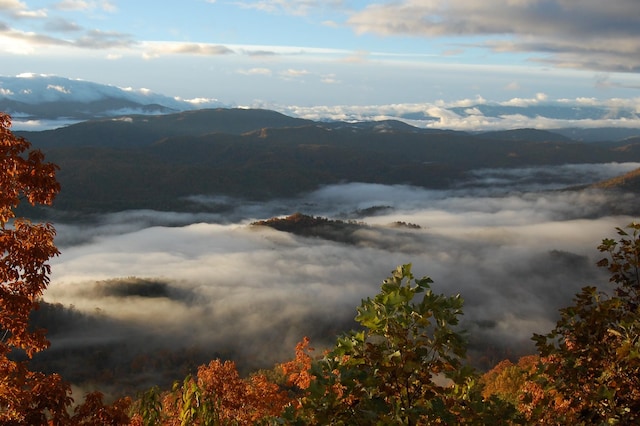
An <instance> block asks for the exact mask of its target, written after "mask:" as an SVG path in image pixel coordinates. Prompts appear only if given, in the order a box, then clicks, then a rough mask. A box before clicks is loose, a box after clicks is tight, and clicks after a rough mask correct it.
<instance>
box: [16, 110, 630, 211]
mask: <svg viewBox="0 0 640 426" xmlns="http://www.w3.org/2000/svg"><path fill="white" fill-rule="evenodd" d="M16 133H18V134H20V135H22V136H25V137H26V138H27V139H28V140H30V141H31V142H32V143H33V144H34V146H35V147H37V148H41V149H43V150H44V151H45V153H46V156H47V159H48V160H50V161H53V162H54V163H56V164H58V165H59V166H60V168H61V170H60V172H59V179H60V181H61V184H62V188H63V191H62V193H61V194H60V196H59V198H58V200H57V203H56V206H58V207H59V208H61V209H64V210H78V209H79V210H82V211H95V212H101V211H114V210H123V209H140V208H151V209H161V210H189V211H193V210H199V209H200V210H208V211H210V210H211V209H214V210H215V209H220V208H224V207H223V206H220V205H203V204H199V203H198V202H193V200H192V199H190V197H191V196H193V195H201V194H203V195H207V196H229V197H237V198H245V199H253V200H267V199H273V198H278V197H294V196H296V195H299V194H301V193H304V192H308V191H313V190H315V189H318V188H319V187H321V186H323V185H329V184H338V183H341V182H368V183H379V184H409V185H415V186H420V187H425V188H437V189H448V188H452V187H455V186H456V185H457V184H458V183H460V182H462V181H464V180H465V179H468V177H469V176H468V173H469V172H470V171H471V170H476V169H482V168H517V167H530V166H545V165H562V164H576V163H606V162H634V161H635V162H640V138H639V139H629V140H625V141H620V142H600V143H597V142H593V143H584V142H579V141H575V140H572V139H569V138H567V137H566V136H563V135H559V134H557V133H553V132H548V131H541V130H534V129H518V130H511V131H503V132H491V133H485V134H470V133H465V132H454V131H439V130H432V129H421V128H416V127H412V126H409V125H407V124H406V123H402V122H399V121H393V120H387V121H381V122H361V123H346V122H315V121H310V120H304V119H299V118H294V117H288V116H286V115H283V114H280V113H278V112H275V111H270V110H257V109H228V108H218V109H203V110H196V111H186V112H181V113H175V114H168V115H162V116H147V115H127V116H120V117H117V118H108V119H101V120H91V121H87V122H83V123H79V124H75V125H71V126H67V127H63V128H59V129H55V130H48V131H41V132H16ZM190 200H191V201H190Z"/></svg>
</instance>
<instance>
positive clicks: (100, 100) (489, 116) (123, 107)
mask: <svg viewBox="0 0 640 426" xmlns="http://www.w3.org/2000/svg"><path fill="white" fill-rule="evenodd" d="M222 107H226V108H228V107H230V105H225V104H222V103H221V102H218V101H217V100H215V99H213V100H207V99H197V100H192V101H187V100H184V99H177V98H172V97H169V96H164V95H161V94H157V93H152V92H150V91H148V90H144V89H138V90H134V89H130V88H120V87H116V86H110V85H104V84H98V83H94V82H89V81H83V80H74V79H69V78H64V77H59V76H51V75H38V74H23V75H20V76H13V77H8V76H0V111H4V112H8V113H9V114H11V115H12V116H13V119H14V128H15V129H19V130H45V129H51V128H56V127H61V126H63V125H68V124H73V123H78V122H81V121H86V120H93V119H100V118H112V117H118V116H123V115H127V114H144V115H161V114H169V113H176V112H184V111H190V110H195V109H202V108H222ZM431 107H433V105H429V104H425V105H423V106H420V105H417V106H416V105H414V106H403V105H399V106H397V107H394V106H381V107H357V106H354V107H340V108H338V110H339V111H338V113H337V115H339V116H341V118H340V120H345V119H344V117H350V118H349V119H348V120H346V121H349V122H350V123H351V124H352V125H355V126H357V125H358V124H357V122H367V121H374V120H376V121H377V120H379V119H380V118H379V117H385V118H387V119H390V120H393V124H391V122H388V123H387V124H386V125H389V126H394V127H395V128H396V130H397V129H398V128H400V127H401V126H403V125H404V126H405V130H407V129H408V128H409V126H410V125H411V126H412V127H413V126H415V127H413V128H416V127H419V128H434V126H437V125H438V124H439V123H441V117H437V116H431V115H430V114H436V115H437V113H435V112H433V111H432V108H431ZM341 108H346V109H345V110H342V109H341ZM272 109H274V110H277V111H279V112H282V113H285V114H287V115H289V116H293V117H299V118H305V117H313V119H314V120H317V121H323V122H331V121H335V118H334V115H332V113H331V111H332V110H334V109H336V108H331V109H323V108H321V107H318V109H313V108H311V109H310V110H309V111H306V112H305V110H304V109H300V108H294V107H282V106H281V107H273V108H272ZM435 109H436V110H440V111H444V112H441V114H444V116H445V117H449V118H451V117H455V120H457V122H458V123H460V122H465V123H466V122H468V123H474V122H480V123H482V122H491V123H492V124H491V126H492V127H491V128H494V129H495V128H500V129H505V128H507V129H511V128H513V127H514V126H513V123H514V122H515V123H520V122H521V121H522V120H520V117H525V118H527V119H528V121H527V120H525V122H527V123H530V124H529V126H530V127H539V126H537V125H534V124H536V123H537V122H538V120H542V121H544V122H546V123H547V127H548V123H567V124H568V125H569V127H568V128H557V129H554V130H553V132H554V133H557V134H559V135H563V136H566V137H568V138H570V139H573V140H578V141H585V142H593V141H617V140H621V139H625V138H629V137H634V136H640V124H639V125H638V126H637V127H639V128H629V125H630V123H640V113H639V112H638V111H637V110H636V109H635V108H634V107H628V106H624V105H615V106H610V105H605V104H602V105H576V104H572V103H570V102H565V101H563V102H560V101H556V102H547V103H544V102H542V103H533V104H526V103H524V104H522V105H512V104H510V103H508V102H507V103H484V104H483V103H476V104H471V105H469V106H465V107H459V106H451V107H447V106H441V105H438V106H437V108H435ZM514 120H515V121H514ZM447 121H450V120H449V119H446V120H445V122H447ZM502 122H504V123H505V124H504V126H503V127H500V123H502ZM581 122H585V123H590V124H589V128H583V127H585V126H582V127H581V126H580V123H581ZM594 122H601V123H602V124H603V125H605V126H607V127H606V128H593V123H594ZM615 123H617V125H616V124H615ZM382 125H384V124H382ZM471 126H472V125H469V129H468V130H469V131H477V129H473V128H472V127H471ZM496 126H497V127H496ZM518 126H519V127H523V126H522V124H518ZM452 128H456V127H455V126H454V127H452ZM457 128H460V127H457ZM464 128H465V129H467V127H464Z"/></svg>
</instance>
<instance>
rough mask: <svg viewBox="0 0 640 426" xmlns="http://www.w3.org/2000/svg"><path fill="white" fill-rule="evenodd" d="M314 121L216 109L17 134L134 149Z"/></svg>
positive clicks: (53, 144)
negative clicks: (164, 141) (184, 138)
mask: <svg viewBox="0 0 640 426" xmlns="http://www.w3.org/2000/svg"><path fill="white" fill-rule="evenodd" d="M311 123H313V122H312V121H310V120H304V119H300V118H293V117H289V116H286V115H283V114H280V113H278V112H275V111H270V110H261V109H240V108H234V109H230V108H216V109H200V110H195V111H185V112H181V113H175V114H167V115H154V116H147V115H139V114H134V115H126V116H120V117H112V118H105V119H100V120H89V121H85V122H82V123H78V124H75V125H72V126H66V127H61V128H58V129H54V130H45V131H39V132H29V131H18V132H16V133H17V134H20V135H22V136H24V137H26V138H27V139H28V140H29V141H31V142H32V143H33V144H34V145H37V146H38V147H40V148H62V147H71V146H75V147H79V146H93V147H99V146H101V147H109V148H116V147H117V148H134V147H141V146H146V145H150V144H152V143H154V142H157V141H158V140H161V139H165V138H169V137H175V136H201V135H206V134H209V133H224V134H229V135H240V134H242V133H246V132H251V131H253V130H259V129H262V128H266V127H276V128H280V127H299V126H305V125H309V124H311Z"/></svg>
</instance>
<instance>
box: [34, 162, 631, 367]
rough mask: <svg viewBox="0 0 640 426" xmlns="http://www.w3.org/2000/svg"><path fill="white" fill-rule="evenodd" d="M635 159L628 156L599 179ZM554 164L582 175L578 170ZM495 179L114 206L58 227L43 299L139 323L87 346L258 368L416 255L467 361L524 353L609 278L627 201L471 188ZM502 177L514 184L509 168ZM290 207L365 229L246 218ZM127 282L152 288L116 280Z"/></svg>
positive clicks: (317, 334) (348, 315)
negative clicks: (193, 210)
mask: <svg viewBox="0 0 640 426" xmlns="http://www.w3.org/2000/svg"><path fill="white" fill-rule="evenodd" d="M631 167H638V165H637V164H630V165H603V166H602V167H600V168H597V167H596V168H595V170H594V172H595V173H596V175H597V176H609V175H614V174H618V173H620V172H623V171H625V170H627V169H629V168H631ZM576 171H578V172H579V173H577V174H576V173H575V172H576ZM532 172H535V171H532V170H523V171H522V172H521V173H522V175H525V174H529V175H530V174H531V173H532ZM558 172H559V174H572V175H574V176H576V175H577V176H578V177H577V179H578V180H582V181H584V179H585V175H584V174H581V172H580V170H577V169H566V168H565V169H561V170H558ZM492 173H495V172H492V171H484V172H479V173H478V174H477V176H476V181H475V182H476V183H475V187H474V189H473V190H471V189H470V188H469V187H467V188H461V189H459V190H457V191H455V192H451V193H444V192H437V191H426V190H422V189H417V188H412V187H403V186H394V187H387V186H382V185H365V184H349V185H339V186H332V187H326V188H324V189H322V190H320V191H317V192H315V193H312V194H309V195H308V196H307V197H305V198H304V199H299V200H276V201H274V202H272V203H269V204H265V205H240V204H239V203H238V201H237V200H226V201H228V202H230V203H236V209H235V211H230V212H229V213H228V215H227V216H226V217H223V216H211V215H209V216H206V215H200V216H198V215H192V214H177V213H159V212H123V213H120V214H116V215H110V216H106V217H102V218H100V221H99V222H96V223H93V224H91V225H88V226H86V227H82V226H79V225H78V224H58V225H57V229H58V233H59V240H58V245H59V246H60V247H61V250H62V255H61V256H60V257H59V258H58V259H56V260H55V261H54V264H53V275H52V278H53V280H52V284H51V286H50V288H49V290H48V291H47V293H46V296H45V300H47V301H50V302H57V303H62V304H64V305H67V306H68V305H74V306H75V308H76V309H78V310H80V311H82V312H87V313H92V312H95V311H96V309H99V310H100V313H101V315H103V316H105V317H106V318H111V319H113V320H116V321H117V322H118V323H119V324H129V326H130V330H131V329H134V330H138V331H136V332H135V333H134V334H133V337H131V336H129V337H127V336H126V335H124V336H123V334H126V333H124V332H123V331H122V330H121V329H119V328H118V327H113V328H108V329H104V330H95V331H94V332H93V339H98V338H101V339H104V340H105V341H117V340H122V339H124V340H127V339H128V343H127V345H129V347H135V346H136V343H135V342H136V341H144V342H147V343H146V344H147V345H149V347H155V346H158V345H160V346H161V343H159V342H162V341H165V342H166V343H165V344H170V345H171V346H172V349H174V350H175V349H177V348H178V347H189V346H192V345H196V346H198V347H205V348H209V350H210V352H211V353H227V354H235V356H236V357H238V362H239V363H240V364H241V366H243V367H248V366H249V367H253V368H255V367H265V366H266V367H268V366H269V365H271V364H272V363H273V362H276V361H279V360H283V359H285V358H287V357H289V356H291V350H292V348H293V347H294V345H295V343H296V342H297V341H299V340H300V339H301V337H302V336H304V335H309V336H312V338H313V340H314V342H315V345H316V346H317V347H322V346H323V345H328V344H331V343H332V341H333V339H334V337H335V335H336V334H338V333H340V332H341V331H344V330H345V329H348V328H351V327H353V325H354V323H353V317H354V314H355V307H356V306H357V305H359V303H360V300H361V299H362V298H366V297H369V296H373V295H375V294H376V293H377V292H378V290H379V285H380V283H381V282H382V280H383V279H384V278H385V277H387V276H388V275H389V273H390V272H391V271H392V270H393V269H394V268H395V267H396V266H397V265H400V264H403V263H412V264H413V265H414V268H413V269H414V273H415V274H416V275H417V276H423V275H429V276H431V277H432V278H433V279H434V281H435V284H434V288H435V289H436V291H439V292H443V293H446V294H455V293H460V294H462V296H463V298H464V299H465V316H464V318H465V319H464V322H463V326H464V328H466V329H467V330H468V331H469V336H470V341H471V348H472V354H473V355H474V356H475V357H476V360H478V359H479V358H480V356H481V354H483V355H486V354H487V352H491V351H495V353H496V354H498V355H496V356H502V357H504V356H506V354H507V353H511V354H524V353H528V352H531V351H532V350H533V346H532V343H531V341H530V337H531V335H532V333H534V332H545V331H548V330H549V329H550V328H551V327H552V325H553V323H554V321H555V318H556V317H557V309H558V308H560V307H562V306H566V305H568V304H569V303H570V301H571V298H572V296H573V294H575V293H576V292H577V291H578V290H579V289H580V288H581V287H582V286H585V285H590V284H598V285H603V286H605V287H606V284H605V283H606V281H607V280H606V277H605V276H604V275H603V274H602V273H601V272H599V271H598V270H597V269H596V267H595V262H596V261H597V260H598V259H599V253H597V251H596V249H595V248H596V246H597V245H598V244H599V242H600V241H601V239H602V238H605V237H610V236H612V234H614V232H615V230H614V228H615V227H616V226H624V225H626V224H627V223H630V222H631V221H632V220H633V218H632V217H629V216H609V215H608V213H607V212H608V211H610V206H612V205H616V204H618V205H621V204H623V203H630V202H632V201H631V200H630V199H625V198H617V197H612V196H611V195H607V194H604V193H600V192H589V191H587V192H537V193H519V192H513V191H511V190H509V188H511V189H513V186H508V185H507V186H503V187H502V189H501V191H502V192H496V191H494V190H489V189H488V188H487V187H485V189H484V191H480V192H478V190H479V188H482V187H483V185H482V184H481V183H482V182H484V183H489V182H495V176H493V175H492ZM594 177H595V176H587V177H586V178H587V179H589V178H591V179H593V178H594ZM501 178H502V179H505V180H506V179H511V180H512V181H515V182H517V176H516V173H514V174H513V175H512V176H502V177H501ZM472 186H473V185H472ZM505 188H507V190H505ZM474 194H475V195H474ZM479 194H484V195H479ZM223 201H225V200H216V202H218V203H219V202H223ZM203 202H206V200H204V199H203ZM372 207H378V208H373V209H372ZM294 211H301V212H303V213H307V214H313V215H326V216H330V217H334V218H335V217H337V218H343V219H353V220H357V221H361V222H364V223H365V224H366V226H363V227H362V228H361V229H360V230H358V231H356V232H355V233H354V234H353V235H352V236H351V237H350V240H352V241H355V243H354V244H353V245H347V244H340V243H337V242H332V241H326V240H322V239H318V238H304V237H299V236H295V235H291V234H287V233H282V232H279V231H275V230H273V229H270V228H263V227H253V226H250V225H249V223H250V222H251V221H252V220H255V219H264V218H268V217H270V216H272V215H273V214H290V213H293V212H294ZM398 222H405V223H410V224H415V225H419V226H420V228H419V229H417V228H414V227H412V228H408V227H398V226H396V225H395V224H396V223H398ZM131 277H138V278H139V279H141V280H143V281H145V282H147V283H151V284H147V285H146V286H143V287H142V288H139V287H135V286H132V285H130V284H126V282H127V280H129V281H130V280H132V278H131ZM114 280H115V281H114ZM118 280H121V281H118ZM122 280H124V284H123V281H122ZM134 281H135V280H134ZM127 333H129V332H127ZM141 336H146V337H141ZM167 336H170V338H167ZM56 339H58V340H56ZM56 339H54V340H53V348H54V349H55V348H58V349H60V348H61V347H64V345H69V344H73V342H74V341H75V342H76V343H75V344H76V345H77V344H80V345H82V339H83V337H82V336H75V337H74V336H73V335H59V336H57V337H56ZM149 339H151V341H153V342H155V343H153V345H152V344H149V343H148V342H149V341H150V340H149ZM167 342H168V343H167ZM154 345H155V346H154Z"/></svg>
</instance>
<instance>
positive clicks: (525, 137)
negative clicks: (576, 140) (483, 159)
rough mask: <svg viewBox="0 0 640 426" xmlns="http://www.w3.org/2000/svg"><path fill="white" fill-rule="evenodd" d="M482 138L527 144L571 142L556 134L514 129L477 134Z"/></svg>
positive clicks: (565, 137) (567, 138)
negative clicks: (525, 142)
mask: <svg viewBox="0 0 640 426" xmlns="http://www.w3.org/2000/svg"><path fill="white" fill-rule="evenodd" d="M479 136H480V137H482V138H488V139H500V140H512V141H517V140H522V141H529V142H571V141H572V139H571V138H569V137H567V136H563V135H560V134H558V133H554V132H549V131H546V130H538V129H514V130H502V131H495V132H483V133H480V134H479Z"/></svg>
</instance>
